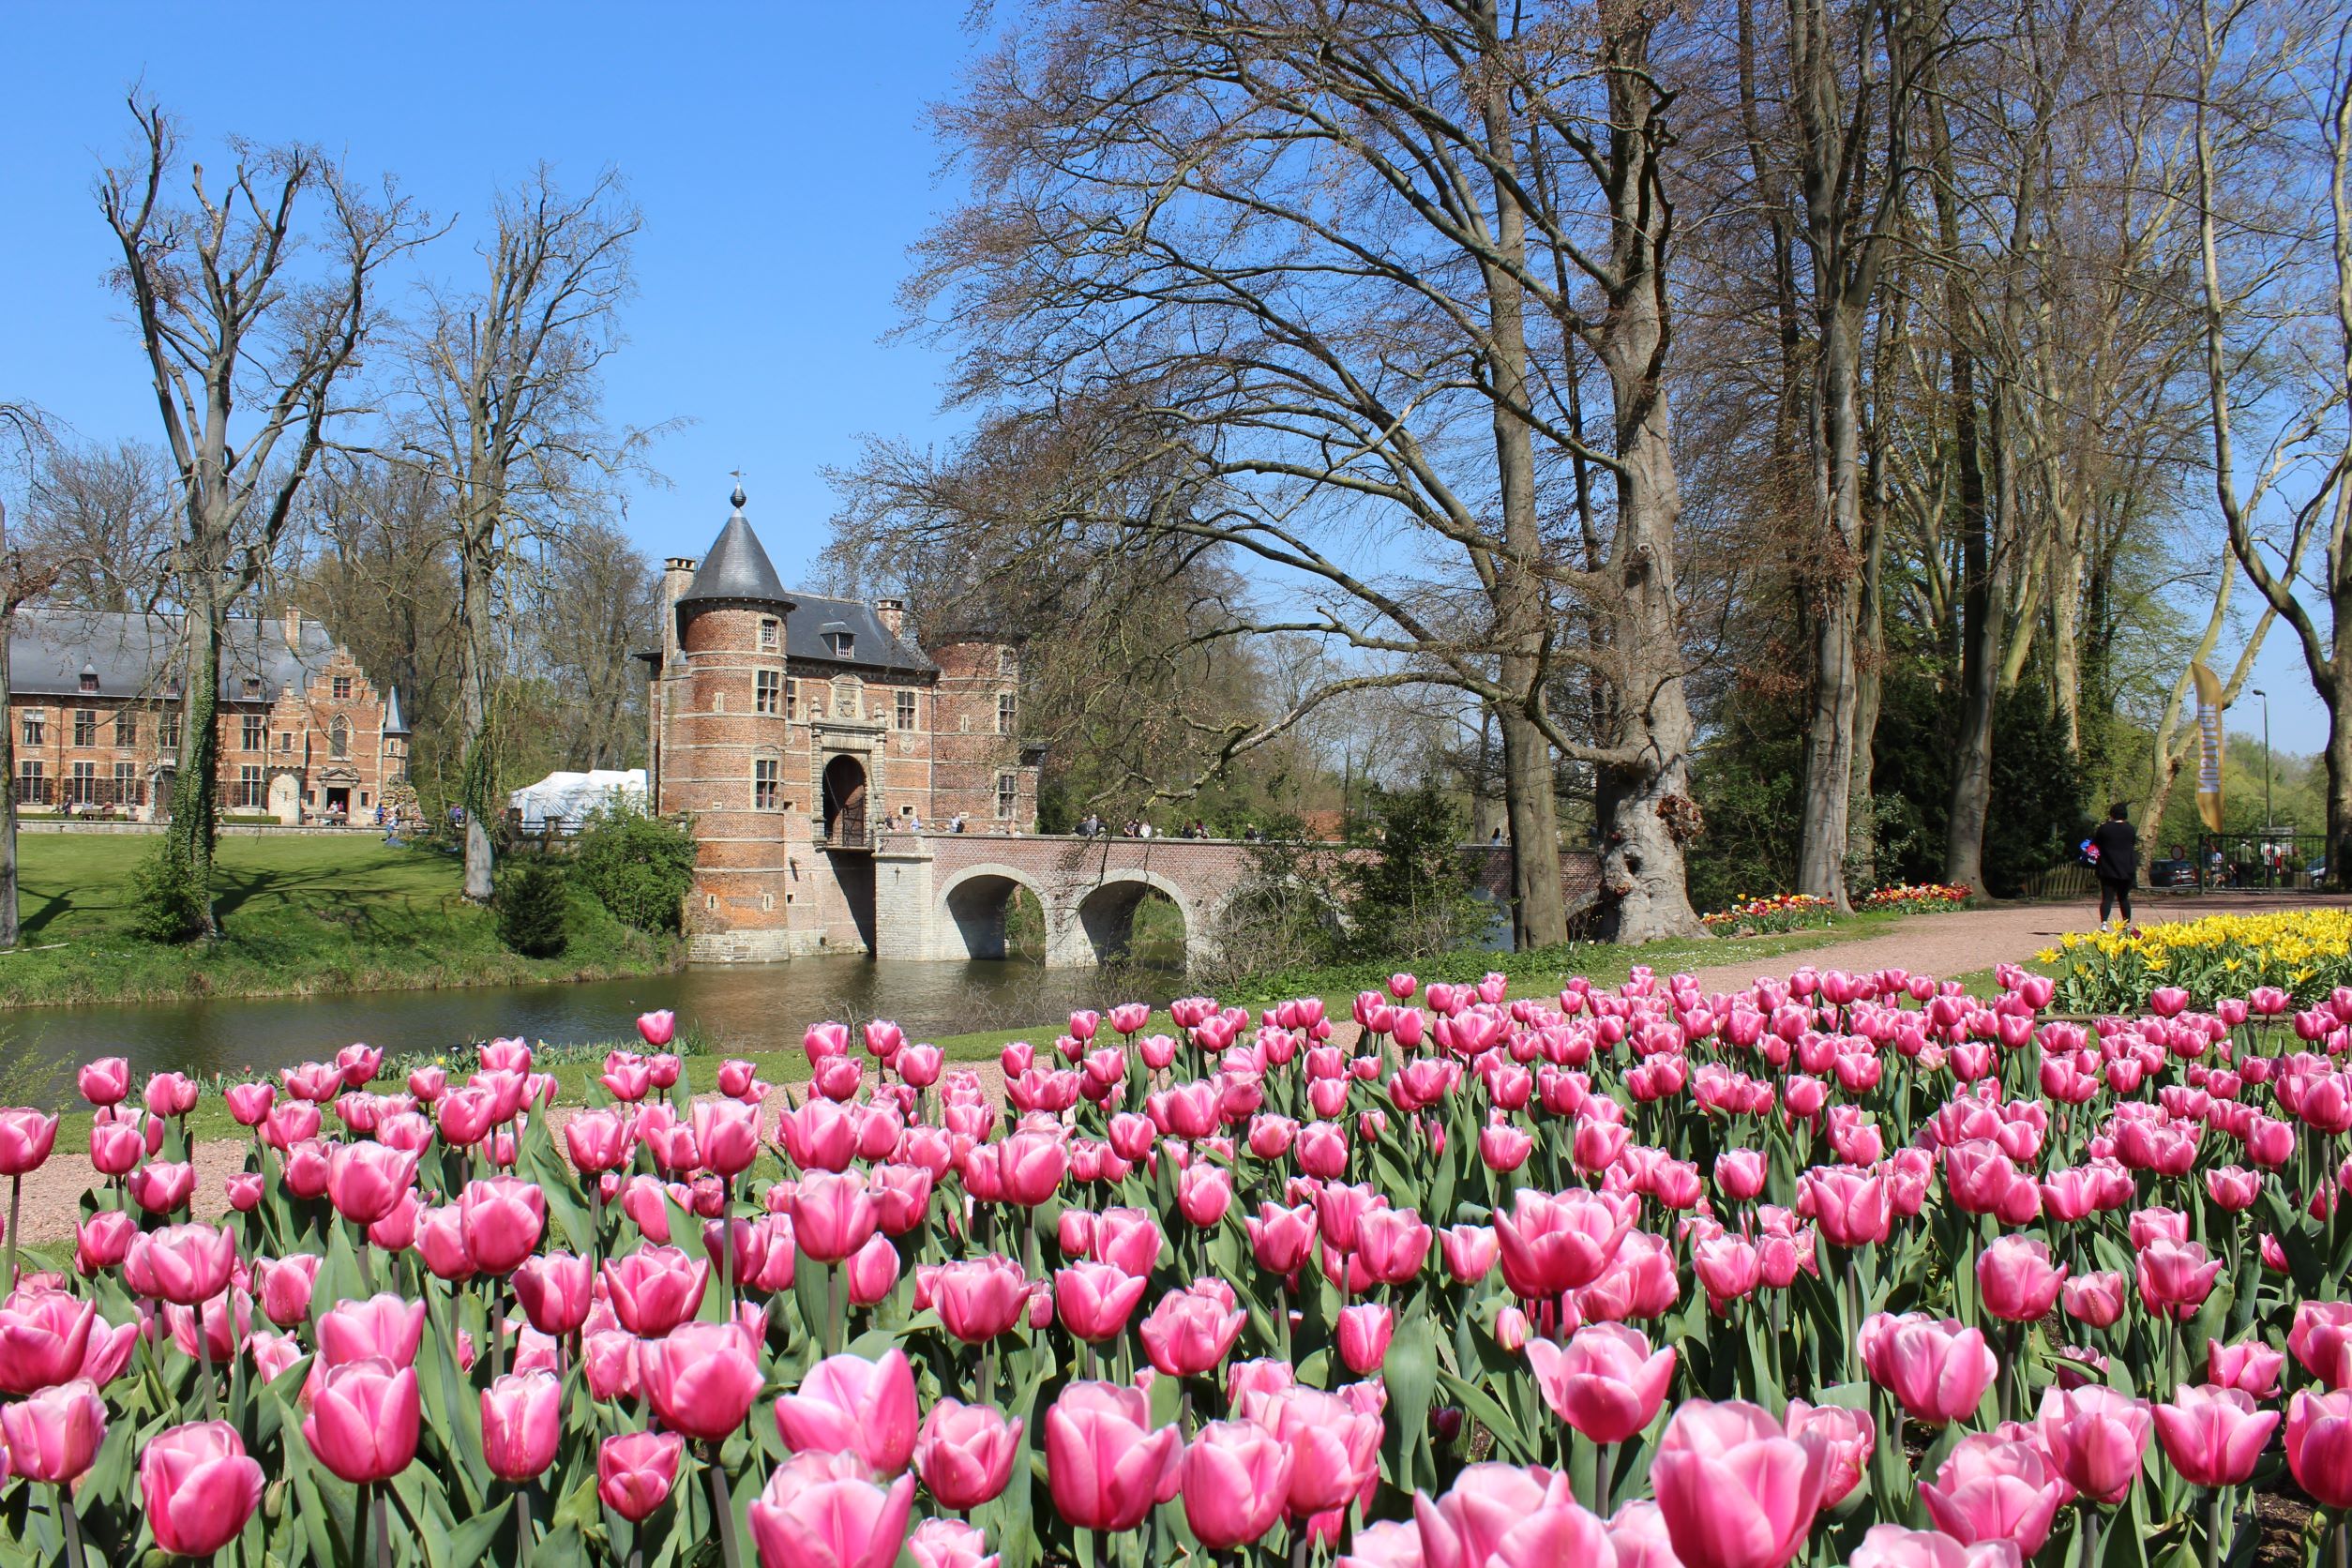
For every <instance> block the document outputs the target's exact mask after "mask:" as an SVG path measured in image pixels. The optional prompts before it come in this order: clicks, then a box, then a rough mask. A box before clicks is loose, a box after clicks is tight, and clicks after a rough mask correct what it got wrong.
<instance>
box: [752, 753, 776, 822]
mask: <svg viewBox="0 0 2352 1568" xmlns="http://www.w3.org/2000/svg"><path fill="white" fill-rule="evenodd" d="M776 790H777V786H776V760H775V759H774V758H772V757H761V758H759V759H757V760H756V761H753V762H752V764H751V808H752V809H753V810H755V811H773V810H775V809H776Z"/></svg>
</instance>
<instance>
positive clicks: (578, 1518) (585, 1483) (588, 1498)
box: [548, 1424, 772, 1533]
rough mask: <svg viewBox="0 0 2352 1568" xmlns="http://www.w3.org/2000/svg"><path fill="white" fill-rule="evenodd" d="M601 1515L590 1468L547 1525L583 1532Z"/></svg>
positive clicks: (596, 1522)
mask: <svg viewBox="0 0 2352 1568" xmlns="http://www.w3.org/2000/svg"><path fill="white" fill-rule="evenodd" d="M771 1425H772V1424H771ZM601 1515H602V1508H601V1506H600V1504H599V1503H598V1501H597V1499H596V1471H595V1470H589V1471H588V1473H587V1474H585V1475H583V1476H582V1477H580V1485H576V1486H574V1487H573V1488H572V1489H571V1490H570V1491H568V1492H565V1494H564V1496H563V1499H562V1500H560V1501H558V1502H557V1503H556V1505H555V1514H554V1516H553V1517H552V1518H550V1520H549V1521H548V1527H549V1529H550V1530H553V1531H556V1532H558V1533H560V1532H561V1531H563V1530H566V1529H570V1530H578V1531H580V1532H582V1533H585V1532H587V1531H590V1530H596V1529H597V1528H598V1527H599V1526H600V1525H601V1524H602V1523H603V1519H602V1516H601Z"/></svg>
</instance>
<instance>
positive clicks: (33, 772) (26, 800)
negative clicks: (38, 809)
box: [16, 762, 49, 806]
mask: <svg viewBox="0 0 2352 1568" xmlns="http://www.w3.org/2000/svg"><path fill="white" fill-rule="evenodd" d="M16 777H17V785H16V803H17V804H18V805H19V806H47V805H48V804H49V780H48V779H47V778H46V777H44V776H43V775H42V768H41V764H40V763H38V762H22V763H19V764H18V766H17V776H16Z"/></svg>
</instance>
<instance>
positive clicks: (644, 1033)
mask: <svg viewBox="0 0 2352 1568" xmlns="http://www.w3.org/2000/svg"><path fill="white" fill-rule="evenodd" d="M637 1033H638V1034H639V1035H640V1036H641V1038H642V1039H643V1040H644V1042H645V1043H646V1044H647V1045H649V1046H651V1047H653V1048H655V1049H656V1050H659V1049H660V1048H662V1047H664V1046H666V1045H668V1044H669V1043H670V1042H671V1040H672V1039H674V1038H676V1037H677V1033H678V1015H677V1014H675V1013H673V1012H671V1010H670V1009H669V1008H667V1007H664V1008H662V1009H660V1010H659V1011H657V1012H652V1013H640V1014H639V1015H638V1016H637Z"/></svg>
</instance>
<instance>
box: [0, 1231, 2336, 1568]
mask: <svg viewBox="0 0 2352 1568" xmlns="http://www.w3.org/2000/svg"><path fill="white" fill-rule="evenodd" d="M9 1231H10V1239H11V1240H13V1239H14V1232H15V1227H13V1226H11V1227H9ZM57 1518H58V1520H59V1522H61V1523H62V1524H64V1526H65V1527H66V1564H67V1568H83V1563H84V1562H85V1561H86V1560H87V1559H86V1558H84V1557H83V1552H82V1516H81V1515H79V1514H76V1513H75V1512H74V1511H73V1488H72V1487H71V1486H70V1485H68V1484H67V1483H65V1482H63V1481H60V1482H59V1483H57ZM2336 1539H2337V1541H2338V1542H2339V1543H2341V1542H2342V1541H2343V1539H2344V1532H2343V1531H2342V1530H2338V1531H2336ZM2337 1549H2338V1550H2339V1551H2341V1550H2342V1546H2341V1545H2339V1546H2338V1548H2337Z"/></svg>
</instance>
